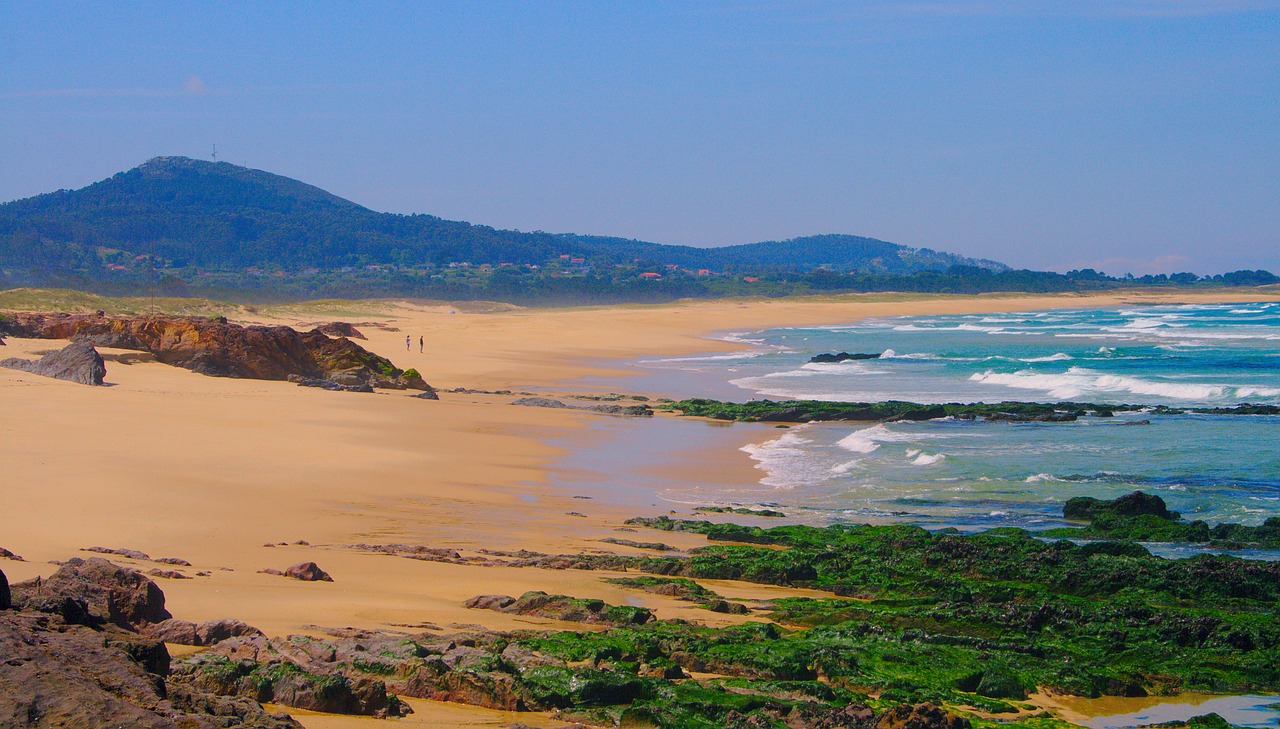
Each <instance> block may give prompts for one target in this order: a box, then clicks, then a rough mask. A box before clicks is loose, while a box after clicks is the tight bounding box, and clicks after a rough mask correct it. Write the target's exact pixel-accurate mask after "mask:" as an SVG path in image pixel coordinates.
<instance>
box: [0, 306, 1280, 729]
mask: <svg viewBox="0 0 1280 729" xmlns="http://www.w3.org/2000/svg"><path fill="white" fill-rule="evenodd" d="M1188 298H1190V297H1188V296H1187V295H1186V294H1178V295H1171V296H1167V297H1155V296H1151V295H1148V294H1132V295H1123V296H1117V295H1114V294H1108V295H1107V296H1088V297H1081V296H1052V297H1022V296H1019V297H1004V298H971V299H945V300H938V299H924V300H913V301H888V302H886V301H860V300H858V299H850V298H849V297H844V298H842V299H840V300H836V301H830V300H813V301H785V300H783V301H759V302H684V303H678V304H674V305H656V306H652V307H616V308H600V307H593V308H589V309H573V310H515V311H498V312H493V313H483V314H467V313H462V312H459V313H458V314H449V313H448V309H439V308H437V309H428V310H423V309H421V308H412V307H399V308H392V309H389V310H388V313H387V315H386V316H384V317H373V316H370V317H369V318H370V319H379V320H381V321H383V323H384V325H386V326H384V327H362V331H364V332H365V334H366V335H367V336H368V337H369V340H368V341H367V342H362V344H364V345H365V346H366V347H367V348H368V349H370V350H371V351H374V352H377V353H379V354H382V355H384V356H387V357H389V358H391V359H392V361H394V362H395V363H396V364H397V366H402V367H414V368H416V369H418V370H419V371H421V372H423V373H424V375H425V376H426V379H427V380H428V382H430V383H431V384H433V385H435V386H437V387H440V388H453V387H459V386H464V387H472V388H491V389H498V388H501V389H517V390H518V389H525V388H538V389H540V390H549V391H555V392H582V391H584V390H583V389H582V388H580V387H579V386H578V384H575V383H580V382H582V378H583V377H606V378H614V381H615V382H626V381H631V380H633V379H634V377H635V373H634V371H632V370H633V368H631V369H629V367H630V366H629V365H628V364H627V363H628V362H634V361H635V360H636V359H638V358H640V357H653V356H679V355H688V354H700V353H704V352H718V351H728V350H733V349H738V350H740V349H742V346H743V343H741V342H726V341H723V340H714V339H708V338H706V337H708V336H712V334H713V333H714V332H726V331H741V330H756V329H762V328H767V327H771V326H787V325H791V326H799V325H819V324H833V323H849V322H851V321H856V320H859V319H862V318H867V317H871V316H885V315H911V314H916V313H941V312H944V311H947V312H952V313H987V312H990V313H995V312H1004V311H1021V310H1031V309H1043V308H1077V307H1081V306H1111V305H1134V304H1138V303H1157V302H1158V303H1171V302H1172V301H1179V302H1185V301H1187V300H1188ZM1276 298H1277V296H1276V295H1261V294H1258V295H1253V296H1234V297H1227V298H1223V297H1213V296H1200V297H1195V301H1196V303H1208V302H1209V301H1231V302H1237V301H1259V300H1264V301H1270V300H1275V299H1276ZM957 307H958V308H957ZM258 321H261V322H263V323H297V321H298V320H297V318H289V317H281V316H279V315H278V314H276V315H273V316H270V317H261V318H260V319H258ZM393 328H394V329H395V331H393V330H392V329H393ZM420 333H421V334H420ZM406 335H409V336H411V337H412V338H413V339H417V337H418V336H424V337H426V338H427V341H428V342H429V343H430V344H429V345H428V347H427V351H425V352H423V353H418V352H416V351H412V350H410V351H407V352H406V351H403V350H400V349H399V348H400V347H402V346H404V337H405V336H406ZM8 344H9V346H7V347H5V348H4V350H2V351H3V353H4V355H5V356H26V355H29V354H32V353H34V352H36V351H40V350H47V349H53V348H55V347H56V346H57V343H56V342H52V341H48V340H41V341H33V340H14V339H10V340H9V342H8ZM708 345H710V346H708ZM109 353H110V352H109ZM107 380H108V382H109V383H111V384H112V385H113V386H112V387H108V388H87V387H84V386H80V385H74V384H70V383H65V382H59V381H52V380H47V379H44V378H39V377H36V376H33V375H28V374H25V373H21V372H16V371H12V370H0V398H3V399H4V401H5V403H6V408H7V410H8V411H9V412H10V413H11V414H12V417H10V418H6V422H5V423H3V424H0V444H2V445H0V460H3V461H4V462H5V463H6V464H7V468H8V469H9V476H10V479H9V482H10V484H12V485H11V486H10V487H8V488H6V489H4V494H3V496H4V498H5V499H6V502H7V503H8V504H9V505H10V507H9V508H7V509H6V510H5V512H4V513H3V514H0V534H2V535H3V539H4V540H5V541H3V542H0V547H5V548H8V549H11V550H12V551H14V552H17V553H19V554H23V555H24V556H26V557H27V559H28V560H30V561H28V562H21V563H19V562H7V561H6V562H4V563H2V565H0V566H2V567H3V569H4V570H5V572H6V574H8V575H9V579H10V581H11V582H16V581H18V580H22V579H27V578H29V577H34V576H36V575H47V574H49V573H50V572H52V571H53V569H54V568H53V567H52V565H49V564H48V563H47V561H48V560H54V559H66V558H68V557H70V556H76V555H77V554H78V555H79V556H85V555H83V554H80V553H79V552H78V551H77V550H79V549H82V548H86V547H89V546H96V545H102V546H107V547H113V548H132V549H141V550H143V551H145V552H147V553H149V554H151V555H153V556H156V557H160V556H176V557H181V558H185V559H189V560H190V561H191V562H193V564H194V565H195V568H193V569H202V570H208V571H210V572H211V576H210V577H204V578H195V579H192V580H160V581H159V582H160V585H161V587H162V588H163V589H164V590H165V592H166V594H167V595H168V596H169V605H170V608H171V610H172V611H173V612H174V614H175V615H177V616H178V617H181V618H183V619H188V620H196V621H199V620H205V619H217V618H224V617H235V618H239V619H243V620H246V621H247V622H249V623H251V624H254V625H257V626H258V627H260V628H261V629H263V630H264V631H265V632H267V633H268V634H270V635H284V634H286V633H300V632H301V633H306V632H309V630H310V629H309V628H308V626H314V625H322V626H354V627H366V628H376V629H388V628H391V629H395V627H394V626H396V625H403V624H417V623H423V622H431V623H437V624H439V625H442V626H443V625H448V624H468V623H478V624H481V625H483V626H484V627H486V628H489V629H498V630H503V629H508V630H509V629H513V628H529V627H537V626H536V625H530V624H529V623H528V622H521V621H515V620H512V619H511V618H510V617H507V616H504V615H501V614H499V613H493V612H490V611H475V610H467V609H466V608H463V607H462V606H461V602H462V601H463V600H465V599H467V598H468V597H471V596H473V595H478V594H486V593H495V592H496V593H504V592H505V593H512V594H519V593H520V592H522V591H524V590H526V589H528V590H534V589H544V590H547V591H551V592H559V593H563V594H570V595H576V596H580V597H593V598H602V599H605V600H606V601H608V602H610V603H621V604H628V602H632V603H634V602H635V601H636V596H635V594H634V593H625V592H623V591H621V590H620V589H618V588H612V587H610V586H607V585H605V584H604V583H602V582H601V581H600V579H599V578H600V577H601V576H604V575H602V574H596V573H578V572H573V571H564V572H549V571H546V570H534V569H523V570H518V569H505V568H492V567H483V568H481V567H467V566H455V565H443V564H434V563H421V562H413V561H410V560H404V559H398V558H394V557H388V556H381V555H373V554H367V553H363V552H357V551H354V550H350V549H346V548H345V546H346V545H350V544H354V543H357V542H370V543H388V542H407V543H414V544H423V545H427V546H432V547H451V548H461V549H471V550H474V549H479V548H490V549H495V548H496V549H512V550H516V549H532V550H535V551H540V552H549V553H553V554H554V553H560V552H589V551H593V550H594V551H607V552H615V553H620V554H633V555H634V554H640V552H637V551H636V550H633V549H630V548H626V547H616V546H608V545H603V544H601V543H600V542H599V541H598V540H599V539H601V538H605V537H609V536H622V537H626V536H628V535H626V534H617V530H618V529H619V527H620V526H621V521H622V520H623V519H625V518H627V517H630V516H636V515H657V514H662V513H666V512H669V511H672V510H675V511H679V512H687V511H689V509H688V508H685V507H687V506H690V505H683V504H674V503H670V502H663V501H660V500H658V501H649V502H646V503H647V504H648V505H642V504H640V503H635V502H632V501H628V500H625V499H610V498H608V494H609V490H608V487H607V486H606V487H599V486H593V490H591V491H589V492H588V491H581V492H579V491H576V490H574V489H573V488H572V487H571V485H570V484H571V483H572V482H562V481H561V480H560V479H559V478H558V477H557V476H556V473H557V469H563V470H565V472H566V473H567V474H568V475H569V476H570V477H571V478H579V479H580V482H581V483H584V484H585V483H592V484H597V483H598V482H600V481H601V480H603V478H602V476H604V477H607V475H608V473H607V471H606V470H603V469H604V468H605V466H607V465H608V464H609V459H610V457H609V455H608V453H609V446H608V443H607V442H602V437H603V436H604V435H607V434H608V431H609V430H611V429H632V428H633V427H635V426H637V425H639V426H640V427H656V428H660V429H665V430H667V431H669V432H672V433H674V432H675V428H672V427H670V426H673V425H675V424H674V423H669V422H664V421H667V420H669V418H667V417H662V416H660V417H657V418H654V420H653V421H652V422H648V423H643V424H640V421H630V420H623V419H616V420H615V419H607V420H606V419H602V418H605V417H606V416H600V415H595V414H588V413H577V412H566V411H557V410H547V409H542V408H525V407H510V406H509V405H508V404H507V403H508V402H509V400H510V398H507V397H503V396H491V395H474V394H453V393H449V392H447V390H446V391H442V398H443V399H442V400H441V401H440V402H423V401H417V400H413V399H411V398H408V397H406V396H405V395H404V394H403V393H380V394H378V395H362V394H349V393H327V392H318V391H312V390H308V389H306V388H297V387H294V386H293V385H290V384H288V383H282V382H264V381H253V380H225V379H218V378H209V377H203V376H201V375H196V374H193V373H190V372H186V371H183V370H176V369H174V368H172V367H168V366H166V365H162V364H158V363H154V362H151V363H148V362H141V363H137V364H129V365H126V364H123V363H121V362H118V361H109V362H108V375H107ZM603 387H605V385H604V384H601V385H600V388H603ZM615 387H616V386H615ZM600 388H596V389H595V390H594V391H600ZM588 391H591V390H588ZM641 394H646V395H650V396H655V395H661V394H666V393H651V392H642V393H641ZM685 425H688V426H690V428H693V427H716V426H709V425H706V424H705V423H700V424H697V425H696V426H695V424H693V423H681V424H680V425H679V426H677V427H684V426H685ZM723 432H724V435H723V437H722V436H721V434H720V433H714V434H713V435H714V436H715V437H711V438H707V440H714V441H716V442H717V443H721V442H723V441H730V440H736V439H737V438H736V436H733V437H730V435H729V434H730V433H731V432H732V431H730V430H728V429H726V430H725V431H723ZM68 433H75V434H76V436H77V438H78V439H79V443H77V445H76V446H75V447H74V448H71V447H68V446H69V441H68V439H67V434H68ZM753 442H754V441H753ZM681 445H682V446H687V447H686V448H684V450H682V451H681V452H679V453H678V454H676V456H677V457H676V458H675V459H674V460H669V461H668V462H666V463H663V464H634V467H635V468H637V469H638V470H639V471H640V473H641V475H642V476H646V477H648V478H654V477H655V475H656V476H659V477H665V478H667V479H668V480H678V481H681V482H683V481H688V480H708V481H711V480H713V479H717V478H719V479H725V478H727V479H729V481H732V480H733V479H744V478H748V477H750V478H753V479H755V480H757V481H758V479H759V471H757V470H756V469H755V466H754V464H753V462H752V461H751V460H750V459H749V458H748V457H747V456H746V454H744V453H741V452H739V451H738V450H737V449H730V450H728V451H722V450H720V447H719V446H718V445H717V446H716V447H715V448H713V449H711V450H713V451H714V452H707V451H706V449H703V450H699V448H700V446H699V444H693V445H688V444H687V443H684V442H683V441H682V442H681ZM588 450H591V451H597V452H599V454H600V459H601V460H600V465H599V467H598V469H597V470H595V471H594V472H593V471H587V472H584V471H583V469H582V468H579V467H576V466H572V465H568V466H563V465H558V464H564V463H566V461H570V462H571V461H572V457H571V456H569V455H568V453H569V452H570V451H577V452H583V451H588ZM655 472H656V474H655ZM726 473H727V474H728V475H727V476H726ZM624 480H625V479H624ZM721 482H723V481H721ZM578 495H590V496H592V497H593V498H592V499H589V500H587V499H575V498H574V496H578ZM642 501H643V500H642ZM571 512H578V513H580V514H586V516H573V515H571ZM724 519H725V520H728V521H742V518H741V516H739V515H724ZM717 520H719V519H717ZM762 521H764V522H769V521H770V520H767V519H765V520H762ZM648 536H649V535H642V536H641V537H636V538H645V537H648ZM299 540H305V541H308V542H310V544H307V545H295V544H292V543H293V542H296V541H299ZM281 541H283V542H288V543H290V544H289V546H274V547H266V546H263V545H265V544H266V543H268V542H270V543H276V542H281ZM661 541H664V542H668V543H671V544H673V546H676V547H678V548H682V549H687V548H689V547H693V546H698V545H700V544H705V540H704V539H702V538H701V537H695V536H694V535H688V534H674V533H673V534H665V533H664V534H663V535H662V540H661ZM606 547H607V548H606ZM112 559H115V558H114V557H113V558H112ZM303 560H313V561H316V562H317V563H319V564H320V565H321V566H322V567H323V568H324V569H326V570H328V571H330V572H331V573H332V574H333V575H334V576H335V580H336V582H335V583H334V584H331V585H318V584H307V583H296V582H293V581H290V580H286V579H283V578H277V577H272V576H269V575H262V574H258V573H257V570H258V569H261V568H265V567H274V568H282V567H284V566H287V565H288V564H290V563H293V562H298V561H303ZM116 561H118V562H119V563H122V564H129V565H132V566H136V567H140V568H142V569H143V570H144V571H145V570H146V569H148V568H151V567H154V566H155V565H153V564H149V563H143V562H136V561H133V562H131V561H129V560H123V559H120V560H116ZM224 567H226V568H230V569H231V570H234V571H223V570H222V568H224ZM778 589H782V588H778ZM735 591H737V592H736V593H735V594H737V593H743V594H745V593H751V592H756V593H758V592H760V591H761V586H759V585H751V584H749V583H735V584H734V585H733V586H732V589H730V590H729V592H731V593H734V592H735ZM642 602H643V603H644V604H645V606H646V607H652V608H653V609H655V610H656V611H657V612H658V614H659V617H661V618H668V617H687V618H695V619H698V620H702V621H704V622H709V623H711V624H717V623H721V622H723V621H726V620H727V621H729V622H730V623H732V622H734V621H735V620H736V621H740V619H736V618H735V619H731V618H727V617H718V616H708V615H707V614H706V613H705V612H691V610H692V609H691V608H688V607H687V606H685V605H681V604H679V603H678V602H676V601H674V600H671V599H666V598H662V599H658V598H651V597H645V598H644V599H643V600H642ZM544 627H547V628H557V627H559V628H564V627H568V628H571V629H576V630H580V629H582V626H580V625H572V626H557V625H554V624H547V625H545V626H544ZM426 713H427V712H425V711H424V712H423V715H425V714H426ZM423 718H425V716H424V717H423ZM327 721H328V720H327V719H326V720H325V722H327ZM334 721H337V722H343V721H353V722H361V721H367V720H363V719H351V718H350V717H342V718H335V719H334ZM442 721H443V720H442ZM458 721H461V719H458ZM325 722H321V721H317V722H316V723H315V725H316V726H333V727H337V726H348V725H347V724H342V723H336V724H335V723H325ZM304 723H305V722H304ZM308 725H309V726H310V725H311V724H308ZM413 725H414V724H410V726H413ZM430 725H431V724H423V726H430ZM440 725H447V724H440ZM352 726H354V724H352ZM361 726H363V725H361Z"/></svg>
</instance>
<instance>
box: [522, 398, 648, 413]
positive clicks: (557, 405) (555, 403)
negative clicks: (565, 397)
mask: <svg viewBox="0 0 1280 729" xmlns="http://www.w3.org/2000/svg"><path fill="white" fill-rule="evenodd" d="M511 404H512V405H523V406H525V407H531V408H554V409H559V410H589V411H591V412H596V413H605V414H608V415H628V416H631V417H639V418H651V417H653V410H652V409H651V408H649V406H648V405H583V406H580V405H569V404H568V403H565V402H563V401H561V400H553V399H552V398H549V397H522V398H519V399H516V400H512V401H511Z"/></svg>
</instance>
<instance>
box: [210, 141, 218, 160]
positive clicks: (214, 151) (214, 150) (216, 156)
mask: <svg viewBox="0 0 1280 729" xmlns="http://www.w3.org/2000/svg"><path fill="white" fill-rule="evenodd" d="M210 156H211V157H213V161H214V162H217V161H218V145H216V144H215V145H213V154H212V155H210Z"/></svg>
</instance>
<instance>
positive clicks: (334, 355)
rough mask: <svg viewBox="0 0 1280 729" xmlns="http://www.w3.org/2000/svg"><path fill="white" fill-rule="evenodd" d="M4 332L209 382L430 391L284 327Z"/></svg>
mask: <svg viewBox="0 0 1280 729" xmlns="http://www.w3.org/2000/svg"><path fill="white" fill-rule="evenodd" d="M0 327H3V330H4V332H5V333H8V334H10V335H13V336H20V337H30V338H36V339H71V340H74V341H78V342H86V343H88V344H93V345H97V346H100V347H117V348H120V349H135V350H140V351H143V352H150V353H151V354H153V355H155V357H156V359H157V360H158V361H160V362H164V363H165V364H170V365H174V366H176V367H183V368H186V369H189V370H192V371H194V372H199V373H200V374H204V375H213V376H217V377H243V378H248V379H256V380H284V379H287V378H288V377H289V375H299V376H302V377H309V378H316V379H322V380H332V381H335V382H340V383H345V384H356V382H352V381H351V380H352V378H354V380H356V381H358V382H359V383H365V384H368V385H371V386H373V387H384V388H392V389H399V390H404V389H412V390H426V389H428V385H427V383H426V382H424V381H423V380H422V378H421V377H420V376H418V375H417V374H416V373H406V372H405V371H404V370H401V369H399V368H398V367H396V366H395V365H393V364H391V361H390V360H388V359H386V358H385V357H380V356H378V355H376V354H374V353H372V352H370V351H368V350H366V349H364V348H363V347H361V346H360V345H358V344H356V343H355V342H352V341H351V340H350V339H347V338H346V337H340V338H338V339H332V338H330V337H329V336H328V335H327V334H325V333H324V332H322V331H319V330H312V331H309V332H298V331H297V330H295V329H292V328H290V327H285V326H272V327H268V326H241V325H239V324H231V323H229V322H227V321H226V320H225V319H221V318H217V319H208V318H203V317H173V316H139V317H127V318H111V317H103V316H92V315H80V314H14V315H12V316H10V317H8V318H6V319H5V320H4V321H3V322H2V323H0Z"/></svg>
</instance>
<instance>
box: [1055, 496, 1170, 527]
mask: <svg viewBox="0 0 1280 729" xmlns="http://www.w3.org/2000/svg"><path fill="white" fill-rule="evenodd" d="M1103 514H1115V515H1119V516H1154V517H1157V518H1160V519H1165V520H1167V521H1177V520H1178V519H1179V518H1180V515H1179V514H1178V512H1176V511H1169V507H1168V506H1167V505H1166V504H1165V502H1164V499H1162V498H1160V497H1159V496H1156V495H1154V494H1148V493H1145V492H1143V491H1134V492H1133V493H1129V494H1125V495H1124V496H1121V497H1119V498H1116V499H1114V500H1112V501H1103V500H1101V499H1095V498H1093V497H1090V496H1077V497H1075V498H1072V499H1068V500H1067V503H1066V504H1064V505H1063V507H1062V515H1063V517H1064V518H1067V519H1077V520H1081V521H1086V520H1090V519H1094V518H1096V517H1097V516H1099V515H1103Z"/></svg>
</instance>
